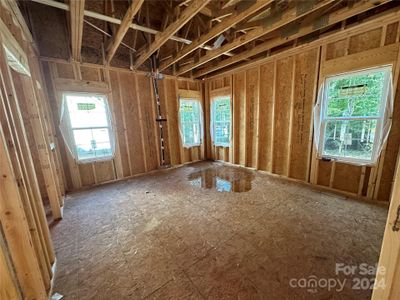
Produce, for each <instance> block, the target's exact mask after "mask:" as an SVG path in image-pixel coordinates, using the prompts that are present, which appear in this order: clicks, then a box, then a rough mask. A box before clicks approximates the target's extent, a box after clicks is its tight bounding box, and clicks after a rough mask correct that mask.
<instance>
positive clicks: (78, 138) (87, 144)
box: [73, 128, 112, 160]
mask: <svg viewBox="0 0 400 300" xmlns="http://www.w3.org/2000/svg"><path fill="white" fill-rule="evenodd" d="M73 134H74V139H75V144H76V152H77V154H78V159H79V160H84V159H91V158H101V157H103V156H111V155H112V150H111V142H110V136H109V130H108V128H103V129H74V130H73Z"/></svg>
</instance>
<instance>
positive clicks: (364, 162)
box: [318, 155, 376, 167]
mask: <svg viewBox="0 0 400 300" xmlns="http://www.w3.org/2000/svg"><path fill="white" fill-rule="evenodd" d="M318 158H319V159H320V160H324V161H332V162H333V161H335V162H339V163H344V164H349V165H355V166H367V167H373V166H376V162H372V161H370V160H363V159H351V158H347V159H346V158H344V157H337V156H325V155H323V156H319V157H318Z"/></svg>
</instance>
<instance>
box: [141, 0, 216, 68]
mask: <svg viewBox="0 0 400 300" xmlns="http://www.w3.org/2000/svg"><path fill="white" fill-rule="evenodd" d="M210 1H211V0H193V1H192V3H191V4H190V6H189V7H187V8H186V9H185V10H184V11H183V12H182V14H181V15H180V16H179V17H178V19H177V20H176V21H175V22H173V23H172V24H170V25H169V26H168V27H167V28H166V29H165V31H163V32H160V33H158V34H156V36H155V39H154V42H153V43H152V44H151V45H150V46H149V47H148V48H146V49H145V50H144V51H143V52H142V53H140V54H139V55H138V58H137V59H136V61H135V63H134V65H133V67H134V68H135V69H136V68H138V67H139V66H140V65H142V64H143V63H144V62H145V61H146V60H147V59H148V58H149V57H150V56H151V55H152V54H153V53H154V52H155V51H157V50H158V49H159V48H160V47H161V46H162V45H164V44H165V43H166V42H167V41H168V40H169V38H170V37H171V36H173V35H174V34H175V33H176V32H177V31H178V30H179V29H181V28H182V27H183V26H184V25H185V24H186V23H187V22H189V21H190V20H191V19H192V18H193V17H194V16H195V15H196V14H197V13H198V12H199V11H200V10H201V9H202V8H203V7H204V6H206V5H207V3H209V2H210Z"/></svg>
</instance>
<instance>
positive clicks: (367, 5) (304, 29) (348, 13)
mask: <svg viewBox="0 0 400 300" xmlns="http://www.w3.org/2000/svg"><path fill="white" fill-rule="evenodd" d="M390 1H392V0H381V1H380V2H379V3H376V2H375V3H373V2H370V1H366V2H364V1H362V2H359V3H358V4H355V5H354V6H353V7H345V8H342V9H339V10H337V11H335V12H333V13H330V14H329V17H328V18H326V19H327V20H328V21H327V22H326V23H321V26H320V27H319V28H315V24H314V22H312V23H307V24H304V25H302V26H300V28H299V30H298V32H297V33H295V34H292V35H290V36H288V37H277V38H274V39H272V40H269V41H267V42H265V43H263V44H260V45H258V46H256V47H254V48H252V49H250V50H247V51H244V52H242V53H239V54H237V55H235V56H233V57H230V58H228V59H224V60H223V61H221V62H219V63H217V64H215V65H212V66H209V67H206V68H204V69H201V70H199V71H198V72H196V73H195V74H194V77H195V78H199V77H202V76H204V75H206V74H209V73H211V72H214V71H217V70H219V69H221V68H224V67H227V66H229V65H232V64H235V63H237V62H240V61H242V60H245V59H248V58H250V57H252V56H254V55H257V54H260V53H262V52H265V51H268V50H269V49H272V48H274V47H277V46H280V45H282V44H285V43H287V42H290V41H293V40H295V39H297V38H300V37H302V36H305V35H307V34H310V33H312V32H314V31H318V30H320V29H323V28H326V27H328V26H331V25H333V24H336V23H338V22H341V21H343V20H346V19H348V18H350V17H352V16H355V15H358V14H360V13H362V12H365V11H367V10H369V9H371V8H374V7H376V6H378V5H382V4H384V3H387V2H390ZM324 17H326V16H325V15H324V16H323V18H324Z"/></svg>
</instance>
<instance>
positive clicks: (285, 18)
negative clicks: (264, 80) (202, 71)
mask: <svg viewBox="0 0 400 300" xmlns="http://www.w3.org/2000/svg"><path fill="white" fill-rule="evenodd" d="M335 1H337V0H323V1H321V2H319V3H318V4H316V5H314V6H310V8H309V9H308V10H305V11H303V10H300V11H301V13H299V10H298V7H297V6H296V7H294V8H291V9H288V10H286V11H284V12H283V13H282V16H281V17H280V18H277V17H276V16H275V15H274V16H271V17H270V18H269V19H268V20H269V21H268V23H267V24H265V25H264V26H263V27H261V28H257V29H253V30H251V31H249V32H248V33H247V34H245V35H243V36H240V37H239V38H236V39H235V40H233V41H232V42H231V43H228V44H225V45H224V46H222V47H221V48H219V49H216V50H214V51H212V52H209V53H207V54H206V55H204V56H202V57H201V58H200V59H199V60H198V61H197V62H195V63H193V64H190V65H187V66H185V67H183V68H181V69H180V70H178V71H177V73H176V75H182V74H184V73H186V72H188V71H190V70H193V69H195V68H197V67H199V66H201V65H203V64H205V63H207V62H209V61H210V60H213V59H215V58H217V57H219V56H221V55H223V54H224V53H225V52H228V51H231V50H233V49H236V48H238V47H240V46H242V45H244V44H247V43H249V42H251V41H253V40H255V39H258V38H260V37H262V36H263V35H266V34H268V33H270V32H273V31H275V30H277V29H279V28H281V27H283V26H285V25H287V24H289V23H292V22H293V21H296V20H299V19H301V18H303V17H304V16H306V15H308V14H310V13H312V12H314V11H316V10H318V9H322V8H324V7H327V6H328V5H331V4H332V3H334V2H335ZM299 5H300V4H299Z"/></svg>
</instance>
